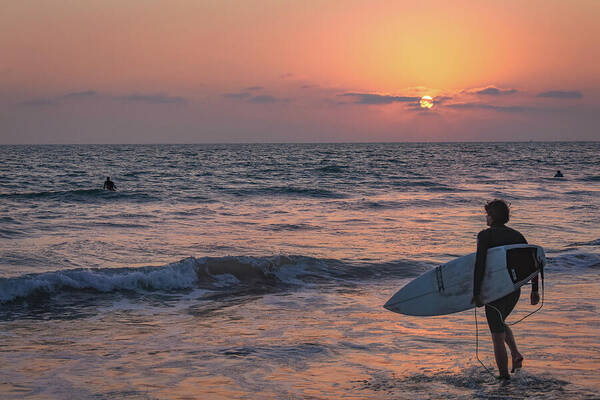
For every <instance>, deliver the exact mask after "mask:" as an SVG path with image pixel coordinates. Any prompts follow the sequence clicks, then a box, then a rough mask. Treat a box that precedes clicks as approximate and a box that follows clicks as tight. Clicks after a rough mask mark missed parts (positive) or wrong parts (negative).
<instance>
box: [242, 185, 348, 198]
mask: <svg viewBox="0 0 600 400" xmlns="http://www.w3.org/2000/svg"><path fill="white" fill-rule="evenodd" d="M230 192H231V193H232V194H234V195H236V196H265V195H279V196H290V197H295V196H297V197H312V198H328V199H342V198H346V197H347V195H345V194H343V193H340V192H334V191H331V190H327V189H320V188H304V187H297V186H271V187H264V188H257V189H238V190H232V191H230Z"/></svg>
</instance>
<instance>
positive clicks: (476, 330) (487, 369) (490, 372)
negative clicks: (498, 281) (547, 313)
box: [473, 273, 544, 378]
mask: <svg viewBox="0 0 600 400" xmlns="http://www.w3.org/2000/svg"><path fill="white" fill-rule="evenodd" d="M541 278H542V301H541V303H540V306H539V307H538V308H537V309H535V310H533V311H532V312H530V313H529V314H527V315H525V316H524V317H523V318H521V319H520V320H518V321H516V322H513V323H512V324H507V323H505V322H504V318H502V313H501V312H500V310H498V309H497V308H496V307H494V306H492V305H490V304H486V305H489V306H490V307H492V308H493V309H494V310H496V311H497V312H498V315H499V316H500V321H502V323H503V324H504V325H507V326H513V325H516V324H518V323H519V322H521V321H523V320H524V319H525V318H528V317H530V316H531V315H533V314H535V313H536V312H538V311H540V310H541V309H542V307H543V306H544V275H543V273H542V274H541ZM473 310H474V311H475V357H477V361H479V364H481V366H482V367H483V368H485V370H486V371H487V372H488V373H489V374H490V375H492V376H493V377H494V378H495V377H496V375H494V373H493V372H492V371H490V370H489V368H488V367H486V366H485V364H484V363H483V362H482V361H481V360H480V359H479V328H478V325H477V307H475V308H474V309H473Z"/></svg>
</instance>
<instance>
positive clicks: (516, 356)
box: [504, 326, 523, 372]
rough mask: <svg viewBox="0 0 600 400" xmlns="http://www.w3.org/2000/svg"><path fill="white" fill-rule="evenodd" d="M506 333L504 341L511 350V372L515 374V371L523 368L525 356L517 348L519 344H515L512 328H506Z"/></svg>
mask: <svg viewBox="0 0 600 400" xmlns="http://www.w3.org/2000/svg"><path fill="white" fill-rule="evenodd" d="M505 333H506V338H505V339H504V341H505V342H506V344H507V345H508V348H509V349H510V355H511V358H512V370H511V371H510V372H515V370H517V369H519V368H521V367H522V365H523V355H522V354H521V353H519V349H518V348H517V342H515V337H514V336H513V333H512V330H511V329H510V327H508V326H505Z"/></svg>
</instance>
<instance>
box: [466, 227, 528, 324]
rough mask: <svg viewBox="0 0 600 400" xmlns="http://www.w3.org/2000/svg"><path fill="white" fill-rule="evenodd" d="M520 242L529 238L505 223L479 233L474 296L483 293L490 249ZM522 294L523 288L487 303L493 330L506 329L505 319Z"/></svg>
mask: <svg viewBox="0 0 600 400" xmlns="http://www.w3.org/2000/svg"><path fill="white" fill-rule="evenodd" d="M519 243H527V240H525V237H524V236H523V235H521V233H519V232H518V231H516V230H514V229H512V228H509V227H508V226H505V225H499V224H492V226H491V227H489V228H488V229H485V230H483V231H481V232H479V234H478V235H477V257H476V259H475V276H474V280H473V295H474V296H477V295H479V294H480V293H481V282H482V281H483V276H484V273H485V259H486V257H487V251H488V249H490V248H492V247H497V246H504V245H508V244H519ZM520 295H521V289H517V290H515V291H514V292H512V293H510V294H508V295H506V296H504V297H502V298H500V299H498V300H494V301H492V302H490V303H489V305H488V304H486V306H485V316H486V317H487V321H488V325H489V327H490V331H491V332H494V333H499V332H504V331H505V329H504V322H503V321H504V320H505V319H506V317H508V314H510V312H511V311H512V310H513V308H515V305H516V304H517V301H519V296H520ZM490 306H493V307H490ZM494 307H495V308H496V309H494ZM498 311H500V313H501V314H502V317H500V315H499V314H498Z"/></svg>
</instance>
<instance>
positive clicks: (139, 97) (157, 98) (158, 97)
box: [118, 93, 188, 104]
mask: <svg viewBox="0 0 600 400" xmlns="http://www.w3.org/2000/svg"><path fill="white" fill-rule="evenodd" d="M118 99H119V100H124V101H130V102H134V103H135V102H138V103H148V104H185V103H187V102H188V100H187V99H186V98H184V97H179V96H168V95H166V94H162V93H154V94H138V93H133V94H129V95H126V96H121V97H118Z"/></svg>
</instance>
